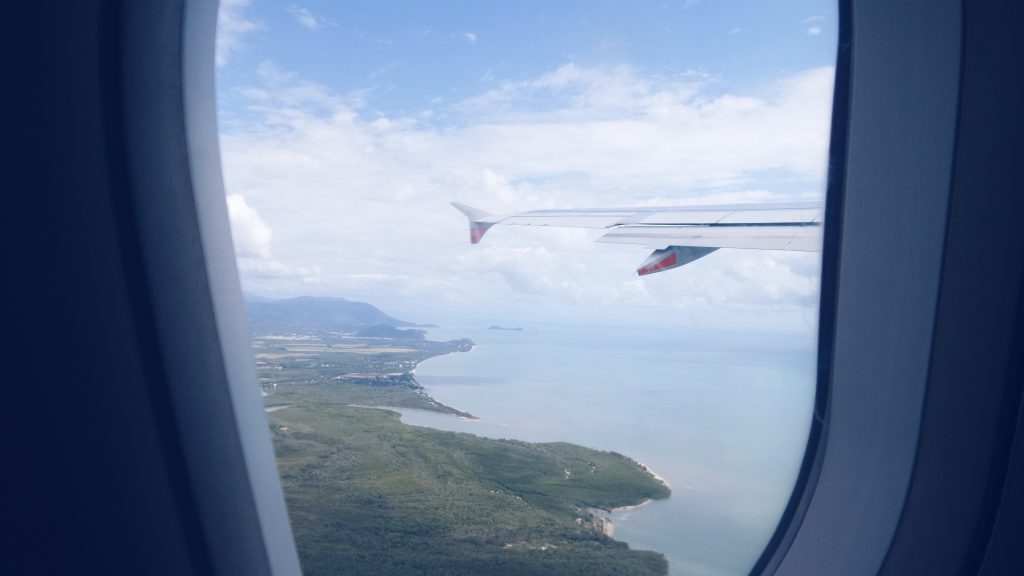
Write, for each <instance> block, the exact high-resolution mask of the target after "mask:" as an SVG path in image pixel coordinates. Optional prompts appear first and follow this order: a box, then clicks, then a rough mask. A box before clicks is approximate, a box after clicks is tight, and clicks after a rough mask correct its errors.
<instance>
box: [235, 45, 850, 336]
mask: <svg viewBox="0 0 1024 576" xmlns="http://www.w3.org/2000/svg"><path fill="white" fill-rule="evenodd" d="M260 78H261V81H260V84H259V85H257V86H252V87H250V88H247V89H245V90H243V91H241V92H240V94H241V95H242V96H243V97H244V98H245V100H246V102H247V103H248V107H249V109H250V111H251V112H252V113H253V114H254V118H255V120H252V121H250V122H248V123H245V124H237V125H235V124H233V125H232V128H231V130H230V131H229V132H228V133H225V134H223V135H222V150H223V156H224V166H225V179H226V182H227V188H228V190H229V192H230V193H231V194H232V197H231V198H233V199H229V206H231V205H233V208H232V209H231V213H232V223H233V226H234V227H235V241H236V244H237V249H238V253H239V258H240V262H242V261H245V260H246V259H248V263H247V264H245V265H242V266H241V269H242V271H243V272H242V273H243V281H244V282H245V284H246V288H247V289H248V290H250V291H254V292H260V293H265V294H268V295H276V296H287V295H292V294H297V293H310V292H311V290H310V285H311V282H315V283H316V289H315V290H314V292H315V293H323V294H336V295H343V296H346V297H351V298H365V299H368V300H371V301H373V302H375V303H378V304H380V305H390V306H393V307H398V308H401V307H402V303H409V302H413V301H416V302H430V303H433V304H431V306H433V307H435V308H436V309H439V310H440V309H462V310H478V311H479V310H486V309H487V308H488V307H493V305H494V302H496V301H500V302H502V305H503V307H505V308H506V309H508V310H510V311H519V312H521V313H523V314H552V313H562V312H564V311H571V310H575V311H580V310H603V311H605V312H607V313H609V314H632V313H636V311H638V310H665V309H668V310H674V311H677V312H678V313H680V314H683V315H688V316H687V317H692V318H695V319H697V318H700V317H707V315H708V314H714V313H717V312H716V311H723V310H724V311H729V312H734V313H736V315H737V317H740V316H750V315H751V312H757V313H760V317H761V318H769V319H770V318H772V317H773V316H772V315H773V314H782V315H787V314H788V315H789V317H796V318H805V317H807V316H808V311H809V310H811V311H813V307H814V305H815V303H816V297H817V296H816V295H817V285H818V257H817V255H814V254H799V253H784V252H758V251H728V250H722V251H719V252H717V253H715V254H713V255H711V256H708V257H707V258H704V259H702V260H700V261H698V262H695V263H693V264H691V265H688V266H687V267H684V268H680V269H679V270H675V271H671V272H667V273H664V274H657V275H654V276H651V277H647V278H644V279H639V278H636V277H635V276H634V275H633V270H635V268H636V266H637V264H638V263H639V262H640V261H641V260H643V258H644V257H645V256H646V252H645V251H644V250H643V249H641V248H637V247H633V246H615V245H606V244H600V245H598V244H595V243H594V242H593V239H594V237H595V236H596V235H597V234H595V233H592V232H588V231H580V230H566V229H550V230H533V229H520V228H515V229H501V228H498V229H495V230H493V231H491V232H490V233H489V234H488V237H487V238H486V240H485V241H484V242H483V243H482V244H480V245H477V246H471V245H469V243H468V241H467V236H468V232H467V231H466V225H465V220H464V218H463V217H462V216H461V215H460V214H459V213H458V212H456V211H455V210H454V209H452V208H450V207H449V206H448V201H450V200H458V201H461V202H465V203H468V204H471V205H474V206H479V207H480V208H483V209H486V210H489V211H492V212H497V213H501V212H506V211H517V210H525V209H532V208H544V207H588V206H590V207H594V206H623V205H669V204H686V203H695V202H699V203H705V202H734V201H739V202H742V201H765V200H792V199H798V198H799V199H806V198H816V197H820V196H821V194H822V193H823V189H824V175H825V168H826V158H827V143H828V126H829V120H830V103H831V92H832V79H833V70H832V69H831V68H818V69H811V70H806V71H802V72H799V73H795V74H791V75H788V76H786V77H783V78H780V79H779V80H778V81H777V82H775V83H774V84H772V85H770V86H765V87H763V89H761V90H760V91H758V92H757V93H756V94H732V93H726V92H722V91H720V90H718V88H717V86H718V83H717V82H716V81H715V79H714V78H711V77H709V76H708V75H706V74H700V73H686V74H679V75H673V76H662V75H651V74H642V73H640V72H638V71H637V70H635V69H633V68H631V67H628V66H613V67H586V66H580V65H578V64H574V63H568V64H565V65H564V66H561V67H558V68H556V69H553V70H550V71H549V72H547V73H545V74H542V75H539V76H537V77H535V78H531V79H526V80H516V81H507V82H498V83H497V84H493V83H492V84H490V85H491V86H497V87H496V88H493V89H490V90H487V91H484V92H481V93H480V94H477V95H476V96H473V97H471V98H468V99H465V100H463V101H460V102H455V103H451V104H442V103H436V106H435V107H433V108H425V109H423V110H421V111H419V112H417V113H414V114H408V115H404V116H400V117H389V116H387V115H382V114H380V113H378V112H374V111H372V110H370V109H369V107H368V106H367V105H366V104H365V102H363V101H362V100H361V99H360V98H359V97H357V96H352V95H345V94H338V93H335V92H332V91H331V90H328V89H327V88H325V87H323V86H320V85H318V84H316V83H312V82H309V81H306V80H303V79H302V78H299V77H297V76H295V75H293V74H289V73H287V72H286V71H282V70H280V69H278V68H277V67H275V66H274V65H272V64H269V63H266V64H264V65H263V66H261V69H260ZM257 211H258V212H257ZM271 230H272V232H271ZM271 250H273V254H274V256H271ZM271 262H274V263H276V264H271ZM314 271H315V273H314ZM566 313H568V312H566ZM810 316H813V314H810Z"/></svg>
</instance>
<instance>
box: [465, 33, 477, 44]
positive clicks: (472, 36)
mask: <svg viewBox="0 0 1024 576" xmlns="http://www.w3.org/2000/svg"><path fill="white" fill-rule="evenodd" d="M462 37H463V38H465V39H466V42H469V43H470V44H476V34H475V33H473V32H463V33H462Z"/></svg>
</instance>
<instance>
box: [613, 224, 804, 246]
mask: <svg viewBox="0 0 1024 576" xmlns="http://www.w3.org/2000/svg"><path fill="white" fill-rule="evenodd" d="M597 241H598V242H609V243H614V244H640V245H643V246H646V247H647V248H651V249H653V250H660V249H664V248H668V247H669V246H695V247H704V248H749V249H755V250H796V251H800V252H817V251H819V250H821V227H820V226H813V225H808V226H772V225H751V226H672V225H668V226H646V225H627V226H619V227H617V228H614V229H612V230H610V231H608V232H607V233H606V234H604V235H603V236H601V237H600V238H598V239H597Z"/></svg>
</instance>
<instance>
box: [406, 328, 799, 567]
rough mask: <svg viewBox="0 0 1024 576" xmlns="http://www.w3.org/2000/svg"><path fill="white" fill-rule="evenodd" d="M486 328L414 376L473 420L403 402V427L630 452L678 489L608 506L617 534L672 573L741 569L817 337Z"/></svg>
mask: <svg viewBox="0 0 1024 576" xmlns="http://www.w3.org/2000/svg"><path fill="white" fill-rule="evenodd" d="M523 328H524V330H522V331H510V330H491V329H488V327H487V326H486V325H472V326H445V327H443V328H436V329H431V330H430V331H429V334H430V336H429V337H430V338H431V339H451V338H463V337H467V338H471V339H472V340H473V341H474V342H476V344H477V346H476V348H475V349H474V350H473V351H472V352H469V353H461V354H452V355H448V356H441V357H437V358H432V359H430V360H427V361H426V362H424V363H422V364H421V365H420V366H419V368H418V369H417V373H416V378H417V380H419V382H420V383H421V384H422V385H423V386H424V387H425V388H426V389H427V391H428V392H429V393H430V395H431V396H433V397H434V398H435V399H437V400H438V401H440V402H443V403H445V404H448V405H450V406H454V407H456V408H458V409H460V410H465V411H468V412H470V413H472V414H474V415H476V416H478V417H479V418H480V420H478V421H471V420H465V419H460V418H457V417H454V416H447V415H439V414H436V413H431V412H424V411H417V410H402V412H403V421H405V422H407V423H410V424H415V425H421V426H430V427H434V428H440V429H445V430H454V431H461V432H470V433H473V434H477V435H481V436H488V437H494V438H514V439H519V440H526V441H531V442H555V441H567V442H573V443H576V444H581V445H584V446H588V447H592V448H597V449H601V450H611V451H615V452H620V453H622V454H625V455H627V456H629V457H631V458H634V459H635V460H637V461H639V462H641V463H643V464H645V465H646V466H648V467H649V468H650V469H651V470H653V471H654V472H656V473H657V474H658V475H659V476H661V477H662V478H664V479H665V480H666V481H667V482H668V483H669V484H670V485H671V486H672V496H671V498H669V499H668V500H663V501H658V502H653V503H650V504H648V505H647V506H643V507H641V508H637V509H632V510H626V511H619V512H614V513H613V514H612V520H613V522H614V524H615V538H616V539H617V540H621V541H624V542H627V543H629V544H630V546H631V547H633V548H637V549H649V550H657V551H659V552H662V553H664V554H665V556H666V558H667V559H668V561H669V573H670V574H673V575H684V574H685V575H690V574H697V575H705V574H707V575H720V574H746V573H747V572H748V571H749V570H750V567H751V566H752V565H753V563H754V562H755V561H756V560H757V557H758V556H759V554H760V553H761V550H762V549H763V548H764V546H765V544H766V543H767V541H768V539H769V538H770V536H771V534H772V531H773V530H774V528H775V525H776V523H777V522H778V518H779V516H780V515H781V513H782V510H783V508H784V507H785V505H786V502H787V500H788V498H789V494H790V492H791V490H792V486H793V483H794V482H795V479H796V475H797V472H798V470H799V466H800V462H801V459H802V456H803V451H804V447H805V443H806V439H807V432H808V429H809V427H810V422H811V417H812V410H813V403H814V378H815V342H814V334H813V331H807V332H805V333H800V334H778V333H757V334H751V333H739V332H716V331H709V330H707V329H692V328H689V329H688V328H686V327H676V328H651V327H621V326H615V327H612V326H602V325H564V324H563V325H554V324H552V325H540V324H535V323H531V324H529V325H524V326H523Z"/></svg>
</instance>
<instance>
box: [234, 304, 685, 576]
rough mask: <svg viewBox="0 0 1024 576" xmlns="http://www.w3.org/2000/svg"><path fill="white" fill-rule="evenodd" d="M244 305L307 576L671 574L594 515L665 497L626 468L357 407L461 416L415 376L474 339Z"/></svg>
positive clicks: (323, 312) (373, 320)
mask: <svg viewBox="0 0 1024 576" xmlns="http://www.w3.org/2000/svg"><path fill="white" fill-rule="evenodd" d="M247 306H248V307H249V312H250V317H253V316H255V317H257V318H262V320H261V322H258V323H256V324H255V325H254V331H255V332H256V333H257V334H263V336H259V337H257V338H255V339H254V340H253V347H254V352H255V356H256V364H257V367H258V369H259V374H260V385H261V387H262V388H263V390H264V392H265V393H266V395H267V396H266V398H265V401H266V404H267V406H276V407H278V408H279V409H277V410H275V411H273V412H270V413H268V419H269V421H270V427H271V430H272V432H273V437H274V445H275V448H276V451H277V457H278V466H279V469H280V472H281V479H282V483H283V485H284V492H285V498H286V499H287V501H288V512H289V516H290V518H291V522H292V528H293V529H294V531H295V536H296V543H297V545H298V548H299V555H300V559H301V561H302V566H303V571H304V573H305V574H306V575H307V576H316V575H320V574H352V575H360V574H366V575H375V576H376V575H387V574H401V575H461V574H467V575H468V574H474V575H476V574H501V575H506V574H509V575H516V574H530V575H536V574H541V575H543V574H550V575H559V576H561V575H573V574H616V575H618V574H625V575H634V574H635V575H653V574H664V573H666V572H667V569H668V565H667V563H666V561H665V559H664V557H663V556H662V555H661V554H658V553H656V552H642V551H634V550H630V549H629V547H628V546H626V545H625V544H623V543H621V542H616V541H615V540H612V539H611V538H610V537H608V536H607V535H606V533H605V531H606V529H607V528H609V527H610V524H606V523H605V521H604V520H603V519H602V518H600V517H597V516H595V515H594V514H592V513H591V511H590V509H592V508H602V509H609V508H613V507H617V506H626V505H632V504H638V503H640V502H643V501H644V500H646V499H648V498H665V497H667V496H668V494H669V491H668V488H667V487H666V486H665V485H663V484H662V483H661V482H660V481H658V480H657V479H655V478H654V477H653V476H652V475H651V474H650V473H648V472H647V471H645V470H644V469H643V468H642V467H641V466H640V465H639V464H637V463H636V462H633V461H632V460H630V459H628V458H626V457H625V456H622V455H619V454H613V453H608V452H598V451H595V450H590V449H587V448H583V447H581V446H574V445H572V444H565V443H553V444H528V443H525V442H517V441H510V440H490V439H485V438H479V437H476V436H472V435H469V434H455V433H452V432H442V431H438V430H432V429H429V428H420V427H415V426H408V425H405V424H402V423H401V422H400V421H399V418H398V414H397V413H395V412H392V411H389V410H380V409H373V408H366V407H365V406H390V407H398V408H420V409H425V410H433V411H437V412H444V413H449V414H456V415H460V416H470V415H469V414H466V413H464V412H460V411H458V410H456V409H454V408H451V407H449V406H445V405H443V404H440V403H438V402H436V401H434V400H433V399H432V398H430V396H428V395H427V394H426V393H425V392H424V391H423V389H422V387H420V386H419V384H418V383H417V382H416V379H415V377H414V372H413V371H414V369H415V368H416V365H417V364H418V363H420V362H422V361H423V360H426V359H427V358H431V357H433V356H437V355H440V354H450V353H453V352H467V351H469V350H471V349H472V347H473V343H472V342H470V341H469V340H452V341H450V342H433V341H430V340H427V339H426V338H425V333H424V332H423V331H421V330H410V329H405V330H402V329H398V328H395V324H396V323H397V324H398V325H402V326H409V325H410V324H408V323H404V322H398V321H396V320H394V319H393V318H390V317H388V316H387V315H385V314H384V313H383V312H380V310H377V309H376V308H374V307H372V306H370V305H369V304H363V303H360V302H349V301H346V300H340V299H294V300H277V301H269V302H268V301H259V300H257V301H253V300H250V301H249V302H248V303H247ZM279 307H283V308H279ZM292 309H294V310H298V312H299V313H298V314H297V316H295V317H289V316H288V313H289V312H288V311H289V310H292ZM254 310H255V312H254ZM273 334H279V335H273ZM281 334H283V335H281ZM361 406H362V407H361Z"/></svg>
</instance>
